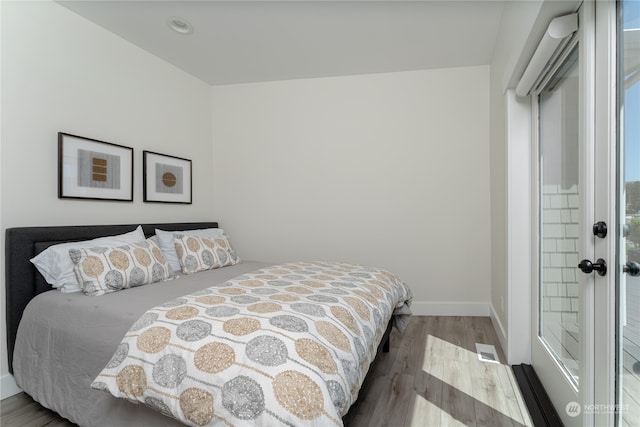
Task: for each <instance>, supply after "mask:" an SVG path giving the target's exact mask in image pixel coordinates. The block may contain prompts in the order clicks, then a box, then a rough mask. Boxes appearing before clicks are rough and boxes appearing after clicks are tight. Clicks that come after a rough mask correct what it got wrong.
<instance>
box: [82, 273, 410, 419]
mask: <svg viewBox="0 0 640 427" xmlns="http://www.w3.org/2000/svg"><path fill="white" fill-rule="evenodd" d="M410 301H411V291H410V289H409V288H408V287H407V286H406V285H405V284H404V283H403V282H402V281H400V280H399V279H398V278H397V277H396V276H394V275H393V274H391V273H389V272H387V271H384V270H381V269H377V268H372V267H365V266H360V265H352V264H345V263H327V262H300V263H290V264H282V265H277V266H270V267H266V268H263V269H260V270H257V271H254V272H251V273H245V274H243V275H241V276H239V277H236V278H235V279H232V280H228V281H226V282H224V283H221V284H217V285H215V286H211V287H209V288H206V289H204V290H201V291H198V292H195V293H192V294H190V295H187V296H184V297H180V298H177V299H174V300H172V301H169V302H167V303H164V304H161V305H159V306H156V307H154V308H152V309H150V310H148V311H147V312H146V313H144V314H143V315H142V316H141V317H140V318H139V319H138V321H137V322H136V323H135V324H134V325H133V326H132V327H131V329H130V330H129V332H127V334H126V335H125V337H124V339H123V340H122V342H121V343H120V345H119V346H118V349H117V351H116V352H115V354H114V355H113V357H112V358H111V360H110V361H109V363H108V364H107V366H106V367H105V368H104V369H103V370H102V372H100V374H99V375H98V376H97V378H96V379H95V381H94V382H93V384H92V387H93V388H96V389H101V390H105V391H108V392H110V393H111V394H113V395H114V396H116V397H121V398H125V399H128V400H131V401H135V402H142V403H144V404H146V405H147V406H149V407H152V408H154V409H156V410H158V411H160V412H162V413H164V414H165V415H169V416H171V417H174V418H176V419H178V420H180V421H181V422H183V423H185V424H188V425H193V426H205V425H207V426H210V425H234V426H240V425H247V426H249V425H250V426H255V425H264V426H267V425H269V426H272V425H308V426H327V425H342V421H341V417H342V416H343V415H344V414H345V413H346V412H347V410H348V409H349V407H350V405H351V404H352V403H353V402H354V401H355V399H356V398H357V396H358V391H359V389H360V386H361V384H362V382H363V381H364V377H365V374H366V373H367V371H368V368H369V365H370V363H371V362H372V361H373V359H374V357H375V354H376V349H377V347H378V344H379V342H380V340H381V338H382V334H383V333H384V330H385V327H386V324H387V322H388V321H389V319H390V318H391V316H392V314H393V313H394V310H399V311H401V312H403V313H405V314H403V316H407V315H408V314H406V313H407V312H408V310H407V307H408V305H409V304H410ZM396 324H397V325H401V324H402V322H396Z"/></svg>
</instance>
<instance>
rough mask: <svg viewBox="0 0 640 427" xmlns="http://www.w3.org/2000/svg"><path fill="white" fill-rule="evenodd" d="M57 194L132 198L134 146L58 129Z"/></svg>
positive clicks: (111, 198)
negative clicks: (72, 133)
mask: <svg viewBox="0 0 640 427" xmlns="http://www.w3.org/2000/svg"><path fill="white" fill-rule="evenodd" d="M58 197H59V198H61V199H67V198H68V199H97V200H118V201H126V202H131V201H133V148H130V147H124V146H122V145H117V144H112V143H110V142H104V141H98V140H97V139H91V138H85V137H82V136H77V135H71V134H68V133H63V132H58Z"/></svg>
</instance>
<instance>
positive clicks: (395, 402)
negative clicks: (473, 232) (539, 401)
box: [0, 316, 532, 427]
mask: <svg viewBox="0 0 640 427" xmlns="http://www.w3.org/2000/svg"><path fill="white" fill-rule="evenodd" d="M475 343H481V344H490V345H493V346H495V347H496V350H497V351H498V355H499V357H500V361H501V363H491V362H485V361H480V360H479V359H478V356H477V354H476V347H475ZM504 363H505V358H504V354H503V352H502V349H501V348H500V345H499V343H498V340H497V337H496V334H495V331H494V329H493V326H492V325H491V321H490V320H489V318H488V317H441V316H413V317H412V319H411V322H410V323H409V327H408V328H407V330H406V331H405V332H404V334H399V333H398V332H397V331H396V330H394V331H393V332H392V334H391V351H390V352H389V353H383V354H381V355H380V356H379V357H378V359H377V360H376V362H375V363H374V364H373V365H372V367H371V371H370V372H369V374H368V375H367V379H366V381H365V383H364V384H363V387H362V389H361V391H360V396H359V399H358V402H357V403H356V404H355V405H354V406H353V407H352V408H351V410H350V412H349V414H348V415H347V417H345V420H344V421H345V425H347V426H348V427H369V426H393V427H402V426H416V427H417V426H429V427H430V426H455V425H460V426H462V425H467V426H491V427H499V426H532V423H531V420H530V418H529V415H528V412H527V410H526V407H525V405H524V403H523V401H522V397H521V395H520V391H519V390H518V386H517V385H516V382H515V379H514V377H513V373H512V371H511V368H510V367H509V366H508V365H505V364H504ZM0 425H2V427H41V426H47V427H54V426H55V427H63V426H64V427H72V426H74V424H72V423H70V422H68V421H66V420H64V419H63V418H61V417H59V416H58V415H57V414H55V413H53V412H51V411H49V410H47V409H45V408H43V407H42V406H40V405H38V404H37V403H35V402H33V400H31V398H30V397H29V396H27V395H26V394H24V393H20V394H18V395H16V396H12V397H10V398H8V399H5V400H3V401H2V402H0Z"/></svg>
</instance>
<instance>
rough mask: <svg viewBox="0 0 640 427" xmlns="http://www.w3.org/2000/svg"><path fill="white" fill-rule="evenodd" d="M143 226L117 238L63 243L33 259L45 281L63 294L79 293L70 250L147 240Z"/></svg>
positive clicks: (78, 284) (50, 247)
mask: <svg viewBox="0 0 640 427" xmlns="http://www.w3.org/2000/svg"><path fill="white" fill-rule="evenodd" d="M145 239H146V238H145V235H144V231H142V226H140V225H139V226H138V228H136V229H135V230H133V231H130V232H128V233H124V234H119V235H116V236H106V237H98V238H97V239H93V240H84V241H81V242H69V243H61V244H59V245H53V246H49V247H48V248H47V249H45V250H44V251H42V252H40V253H39V254H38V255H36V256H35V257H33V258H32V259H31V262H32V263H33V264H34V265H35V266H36V268H37V269H38V271H39V272H40V274H42V276H43V277H44V279H45V280H46V281H47V283H49V284H50V285H51V286H53V287H54V288H58V289H60V290H61V291H62V292H78V291H80V290H81V287H80V282H78V279H77V278H76V275H75V273H74V271H73V267H74V263H73V261H71V257H69V249H84V248H93V247H96V246H120V245H126V244H128V243H136V242H140V241H143V240H145Z"/></svg>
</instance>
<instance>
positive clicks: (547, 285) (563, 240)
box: [542, 185, 580, 378]
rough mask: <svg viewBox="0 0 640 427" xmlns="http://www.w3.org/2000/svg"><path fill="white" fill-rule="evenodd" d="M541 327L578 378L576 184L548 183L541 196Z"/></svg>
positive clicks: (578, 208)
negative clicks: (560, 184)
mask: <svg viewBox="0 0 640 427" xmlns="http://www.w3.org/2000/svg"><path fill="white" fill-rule="evenodd" d="M542 206H543V207H542V229H543V232H542V235H543V237H544V238H543V241H542V266H543V268H542V283H543V286H542V308H543V313H542V327H543V334H544V337H545V339H547V340H548V341H553V342H551V343H550V344H552V348H554V349H555V351H556V353H557V354H556V355H557V356H558V357H559V358H560V359H561V360H562V361H563V362H564V363H565V365H566V366H567V368H568V369H569V371H574V370H575V372H572V373H574V375H576V378H577V373H578V372H577V368H578V366H577V363H576V360H577V357H578V342H579V337H578V321H579V315H578V313H579V305H580V300H579V295H578V291H579V289H578V279H579V278H578V276H577V275H576V269H577V266H578V262H579V261H578V257H579V253H578V250H579V248H580V243H579V234H580V206H579V197H578V188H577V186H572V187H570V188H561V187H560V186H558V185H547V186H545V187H544V188H543V195H542Z"/></svg>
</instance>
